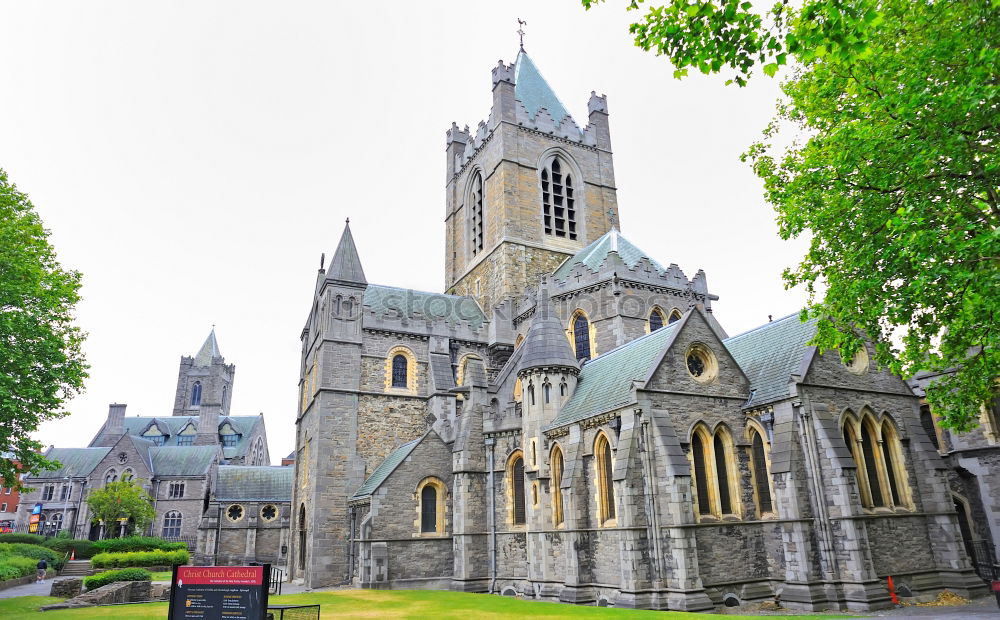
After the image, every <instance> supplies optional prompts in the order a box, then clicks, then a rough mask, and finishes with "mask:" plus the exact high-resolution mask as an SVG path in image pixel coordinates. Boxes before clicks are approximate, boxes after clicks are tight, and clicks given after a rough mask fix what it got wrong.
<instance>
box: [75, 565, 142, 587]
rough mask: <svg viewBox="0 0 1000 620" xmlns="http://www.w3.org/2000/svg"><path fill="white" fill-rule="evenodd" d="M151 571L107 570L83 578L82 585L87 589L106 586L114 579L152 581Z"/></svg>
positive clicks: (130, 569) (132, 569)
mask: <svg viewBox="0 0 1000 620" xmlns="http://www.w3.org/2000/svg"><path fill="white" fill-rule="evenodd" d="M152 579H153V573H151V572H149V571H148V570H146V569H144V568H123V569H122V570H109V571H107V572H104V573H99V574H97V575H91V576H90V577H84V578H83V585H84V587H86V588H87V589H88V590H93V589H95V588H100V587H101V586H106V585H108V584H109V583H115V582H116V581H152Z"/></svg>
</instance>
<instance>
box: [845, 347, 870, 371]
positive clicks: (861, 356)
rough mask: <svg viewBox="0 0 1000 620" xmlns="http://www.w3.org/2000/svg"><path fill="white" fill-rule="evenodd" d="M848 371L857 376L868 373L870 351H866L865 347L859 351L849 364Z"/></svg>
mask: <svg viewBox="0 0 1000 620" xmlns="http://www.w3.org/2000/svg"><path fill="white" fill-rule="evenodd" d="M847 370H849V371H851V372H852V373H854V374H856V375H863V374H865V373H866V372H868V351H866V350H865V348H864V346H862V347H861V348H860V349H858V350H857V352H856V353H855V354H854V357H852V358H851V361H850V362H849V363H848V364H847Z"/></svg>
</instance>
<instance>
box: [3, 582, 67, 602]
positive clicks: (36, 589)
mask: <svg viewBox="0 0 1000 620" xmlns="http://www.w3.org/2000/svg"><path fill="white" fill-rule="evenodd" d="M60 579H69V577H55V578H53V577H49V578H48V579H46V580H45V581H43V582H42V583H38V582H35V581H33V582H31V583H29V584H27V585H24V586H14V587H13V588H7V589H6V590H0V598H14V597H15V596H48V595H49V592H51V591H52V582H53V581H59V580H60Z"/></svg>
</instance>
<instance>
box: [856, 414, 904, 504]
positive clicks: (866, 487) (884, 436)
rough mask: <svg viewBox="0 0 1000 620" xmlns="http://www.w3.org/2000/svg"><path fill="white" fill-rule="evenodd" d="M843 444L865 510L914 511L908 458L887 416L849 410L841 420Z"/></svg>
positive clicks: (893, 425) (896, 431) (897, 433)
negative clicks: (849, 456)
mask: <svg viewBox="0 0 1000 620" xmlns="http://www.w3.org/2000/svg"><path fill="white" fill-rule="evenodd" d="M841 426H842V432H843V437H844V443H845V444H847V448H848V450H850V452H851V456H852V458H853V460H854V464H855V465H856V469H855V471H856V472H857V474H856V477H857V481H858V491H859V494H860V497H861V505H862V507H863V508H865V509H866V510H897V509H902V510H912V509H913V496H912V493H911V491H910V484H909V479H908V478H909V477H908V475H907V469H906V460H905V458H904V454H903V447H902V444H901V443H900V441H899V432H898V430H897V429H896V425H895V423H894V422H893V420H892V419H891V418H890V417H889V416H888V415H883V416H880V417H876V416H875V414H874V413H873V412H872V411H870V410H863V411H862V413H861V415H860V416H859V415H856V414H855V413H854V412H852V411H850V410H848V411H847V412H845V413H844V415H843V418H842V422H841Z"/></svg>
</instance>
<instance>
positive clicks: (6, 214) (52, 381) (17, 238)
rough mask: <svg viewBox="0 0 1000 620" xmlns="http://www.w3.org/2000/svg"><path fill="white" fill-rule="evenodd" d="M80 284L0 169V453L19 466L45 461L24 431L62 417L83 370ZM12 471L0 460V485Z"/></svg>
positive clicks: (10, 480) (40, 465)
mask: <svg viewBox="0 0 1000 620" xmlns="http://www.w3.org/2000/svg"><path fill="white" fill-rule="evenodd" d="M79 289H80V274H79V273H77V272H75V271H66V270H64V269H63V268H62V267H61V266H60V265H59V262H58V261H57V260H56V255H55V251H54V250H53V249H52V246H51V245H49V241H48V232H47V231H46V230H45V228H44V227H43V226H42V222H41V220H40V219H39V217H38V214H37V213H35V210H34V207H33V206H32V205H31V202H30V201H29V200H28V197H27V196H25V195H24V194H22V193H20V192H19V191H17V188H15V187H14V185H12V184H11V183H9V182H8V181H7V174H6V173H5V172H4V171H3V170H0V452H11V453H13V458H14V459H16V460H17V461H20V463H21V467H22V469H24V470H33V471H37V470H38V469H41V468H44V467H50V466H52V463H50V462H49V461H47V460H46V459H45V458H43V457H42V455H41V454H40V453H39V452H38V450H39V449H40V448H41V447H42V446H41V444H40V443H39V442H37V441H35V440H33V439H31V433H33V432H34V431H36V430H37V429H38V425H39V424H40V423H41V422H43V421H45V420H49V419H53V418H58V417H61V416H63V415H65V411H63V410H62V408H61V407H62V404H63V403H64V402H65V401H66V399H68V398H70V397H71V396H73V395H74V394H76V393H78V392H79V391H80V390H81V389H82V388H83V380H84V378H86V376H87V365H86V363H85V361H84V358H83V353H82V352H81V349H80V345H81V343H82V340H83V334H82V333H81V332H80V330H79V328H77V327H76V326H75V325H74V324H73V309H74V306H75V304H76V302H77V300H78V299H79ZM17 473H18V471H17V468H16V467H15V466H14V464H13V463H12V462H11V461H10V460H7V459H0V475H2V477H3V486H15V480H16V476H17Z"/></svg>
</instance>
